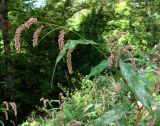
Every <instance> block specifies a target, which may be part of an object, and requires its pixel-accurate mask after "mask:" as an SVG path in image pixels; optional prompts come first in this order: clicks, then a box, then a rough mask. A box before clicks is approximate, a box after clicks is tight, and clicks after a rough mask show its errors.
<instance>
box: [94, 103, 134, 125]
mask: <svg viewBox="0 0 160 126" xmlns="http://www.w3.org/2000/svg"><path fill="white" fill-rule="evenodd" d="M130 110H131V108H130V107H129V106H127V105H121V106H117V107H116V108H114V109H112V110H110V111H108V112H106V113H105V114H104V115H103V116H101V117H99V118H97V119H96V120H95V122H94V124H93V126H105V125H107V124H110V123H113V122H116V121H118V120H119V119H121V118H123V117H124V116H125V115H126V114H127V113H129V112H130Z"/></svg>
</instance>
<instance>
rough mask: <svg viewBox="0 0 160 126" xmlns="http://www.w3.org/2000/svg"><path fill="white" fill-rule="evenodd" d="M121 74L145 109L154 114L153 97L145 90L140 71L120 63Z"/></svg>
mask: <svg viewBox="0 0 160 126" xmlns="http://www.w3.org/2000/svg"><path fill="white" fill-rule="evenodd" d="M120 68H121V72H122V74H123V76H124V78H125V79H126V80H127V82H128V86H129V88H130V89H131V91H132V92H133V93H134V94H135V95H136V96H137V98H138V99H139V100H140V102H141V103H142V104H143V105H144V107H145V108H146V109H147V110H148V111H149V112H152V109H151V104H152V101H153V100H152V96H151V95H150V93H149V92H148V91H147V90H146V89H145V84H144V81H142V80H141V78H140V76H139V73H138V71H137V70H136V69H135V68H133V67H132V65H131V64H128V63H123V62H120Z"/></svg>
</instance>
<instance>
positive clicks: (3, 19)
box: [0, 0, 13, 101]
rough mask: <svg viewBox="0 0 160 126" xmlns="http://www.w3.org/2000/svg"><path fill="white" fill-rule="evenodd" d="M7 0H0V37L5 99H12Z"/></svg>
mask: <svg viewBox="0 0 160 126" xmlns="http://www.w3.org/2000/svg"><path fill="white" fill-rule="evenodd" d="M7 7H8V6H7V0H5V1H3V0H0V27H1V30H2V37H3V42H4V50H5V61H6V82H7V92H6V100H10V101H11V100H13V79H12V71H13V69H12V65H11V50H10V42H9V35H8V30H9V22H8V9H7Z"/></svg>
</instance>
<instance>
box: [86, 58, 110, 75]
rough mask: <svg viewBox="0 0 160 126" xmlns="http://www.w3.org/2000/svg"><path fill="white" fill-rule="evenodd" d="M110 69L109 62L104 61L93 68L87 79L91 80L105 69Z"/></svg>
mask: <svg viewBox="0 0 160 126" xmlns="http://www.w3.org/2000/svg"><path fill="white" fill-rule="evenodd" d="M107 67H108V61H107V60H102V61H101V62H100V63H99V64H98V65H97V66H95V67H93V68H92V69H91V72H90V73H89V75H88V76H87V78H90V77H92V76H95V75H97V74H100V73H101V72H102V71H103V70H104V69H106V68H107Z"/></svg>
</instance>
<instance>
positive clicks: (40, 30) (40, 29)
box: [32, 25, 44, 47]
mask: <svg viewBox="0 0 160 126" xmlns="http://www.w3.org/2000/svg"><path fill="white" fill-rule="evenodd" d="M43 28H44V27H43V25H42V26H41V27H39V28H37V29H36V31H35V32H34V35H33V40H32V41H33V47H35V46H37V44H38V43H37V41H38V37H39V36H40V34H41V32H42V29H43Z"/></svg>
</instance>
